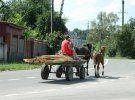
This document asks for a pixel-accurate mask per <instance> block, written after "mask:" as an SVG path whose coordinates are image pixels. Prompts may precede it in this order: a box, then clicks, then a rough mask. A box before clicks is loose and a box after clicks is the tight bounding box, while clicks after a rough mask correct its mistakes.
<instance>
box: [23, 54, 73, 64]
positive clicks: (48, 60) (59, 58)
mask: <svg viewBox="0 0 135 100" xmlns="http://www.w3.org/2000/svg"><path fill="white" fill-rule="evenodd" d="M68 60H73V58H71V57H69V56H66V55H42V56H38V57H35V58H30V59H24V61H25V62H27V63H44V64H59V63H64V62H66V61H68Z"/></svg>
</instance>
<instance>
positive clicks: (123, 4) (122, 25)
mask: <svg viewBox="0 0 135 100" xmlns="http://www.w3.org/2000/svg"><path fill="white" fill-rule="evenodd" d="M124 13H125V12H124V0H122V30H123V26H124Z"/></svg>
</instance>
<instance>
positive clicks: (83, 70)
mask: <svg viewBox="0 0 135 100" xmlns="http://www.w3.org/2000/svg"><path fill="white" fill-rule="evenodd" d="M85 72H86V71H85V68H84V67H83V66H81V68H80V79H85Z"/></svg>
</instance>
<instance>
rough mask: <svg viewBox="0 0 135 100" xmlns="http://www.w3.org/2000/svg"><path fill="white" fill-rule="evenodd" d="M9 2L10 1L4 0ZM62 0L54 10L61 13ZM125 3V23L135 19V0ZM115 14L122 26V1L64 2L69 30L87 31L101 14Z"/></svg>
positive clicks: (127, 0) (81, 0)
mask: <svg viewBox="0 0 135 100" xmlns="http://www.w3.org/2000/svg"><path fill="white" fill-rule="evenodd" d="M3 1H9V0H3ZM61 1H62V0H54V10H55V11H58V12H59V11H60V7H61ZM124 2H125V14H124V17H125V23H126V22H127V21H128V20H129V19H130V18H131V17H133V18H135V12H134V10H135V0H124ZM101 11H105V12H107V13H110V12H114V13H115V14H117V15H118V17H119V18H120V19H119V22H118V24H120V25H121V18H122V17H121V16H122V13H121V12H122V0H64V8H63V15H62V16H63V17H66V18H67V19H68V22H67V23H66V27H67V28H68V30H71V31H72V30H73V29H74V28H78V29H82V30H85V29H87V28H88V22H89V23H90V22H91V21H93V20H96V17H97V15H98V13H99V12H101Z"/></svg>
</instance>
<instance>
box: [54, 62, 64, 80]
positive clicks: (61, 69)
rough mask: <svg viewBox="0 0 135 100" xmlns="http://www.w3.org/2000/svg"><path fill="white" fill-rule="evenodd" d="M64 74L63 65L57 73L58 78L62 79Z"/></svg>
mask: <svg viewBox="0 0 135 100" xmlns="http://www.w3.org/2000/svg"><path fill="white" fill-rule="evenodd" d="M62 72H63V68H62V65H61V66H59V68H58V69H57V71H56V77H57V78H61V76H62Z"/></svg>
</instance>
